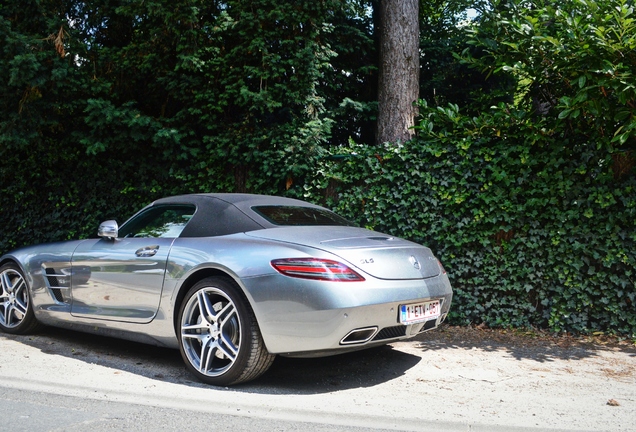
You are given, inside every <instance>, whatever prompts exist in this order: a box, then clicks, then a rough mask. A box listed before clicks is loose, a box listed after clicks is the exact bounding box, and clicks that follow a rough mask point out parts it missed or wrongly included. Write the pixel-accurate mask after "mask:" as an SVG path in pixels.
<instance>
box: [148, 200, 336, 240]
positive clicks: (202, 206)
mask: <svg viewBox="0 0 636 432" xmlns="http://www.w3.org/2000/svg"><path fill="white" fill-rule="evenodd" d="M163 205H194V206H196V209H197V210H196V213H195V214H194V216H192V219H191V220H190V222H188V224H187V225H186V227H185V229H184V230H183V232H182V233H181V235H180V237H215V236H222V235H228V234H235V233H239V232H248V231H255V230H259V229H264V228H275V227H277V226H279V225H278V224H275V223H273V222H272V221H271V220H269V219H267V218H265V217H264V216H263V215H262V214H260V213H259V212H257V211H254V210H253V208H255V207H267V206H290V207H305V208H313V209H320V210H323V211H326V212H329V210H327V209H325V208H323V207H320V206H317V205H314V204H310V203H307V202H305V201H300V200H296V199H292V198H284V197H277V196H269V195H254V194H233V193H201V194H189V195H178V196H173V197H168V198H161V199H159V200H157V201H155V202H153V203H152V204H150V205H149V206H148V207H146V208H145V209H144V210H142V211H145V210H147V209H148V208H151V207H156V206H163ZM330 213H331V212H330Z"/></svg>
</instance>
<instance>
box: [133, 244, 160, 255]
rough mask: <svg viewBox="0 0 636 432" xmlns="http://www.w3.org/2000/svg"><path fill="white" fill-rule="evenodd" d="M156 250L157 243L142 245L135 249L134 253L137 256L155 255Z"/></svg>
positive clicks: (157, 247)
mask: <svg viewBox="0 0 636 432" xmlns="http://www.w3.org/2000/svg"><path fill="white" fill-rule="evenodd" d="M158 251H159V245H154V246H146V247H142V248H141V249H137V252H135V255H137V256H138V257H151V256H155V254H156V253H157V252H158Z"/></svg>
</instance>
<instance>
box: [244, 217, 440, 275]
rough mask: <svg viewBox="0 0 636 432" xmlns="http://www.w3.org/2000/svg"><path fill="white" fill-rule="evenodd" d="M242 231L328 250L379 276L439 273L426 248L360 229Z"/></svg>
mask: <svg viewBox="0 0 636 432" xmlns="http://www.w3.org/2000/svg"><path fill="white" fill-rule="evenodd" d="M245 234H246V235H248V236H251V237H255V238H261V239H267V240H274V241H280V242H285V243H291V244H297V245H303V246H309V247H312V248H316V249H320V250H323V251H326V252H329V253H331V254H334V255H337V256H338V257H340V258H342V259H343V260H345V261H347V262H348V263H349V264H352V265H353V266H354V267H356V269H358V270H361V271H362V272H364V273H367V274H369V275H371V276H373V277H376V278H379V279H391V280H400V279H425V278H430V277H435V276H437V275H439V273H440V265H439V263H438V261H437V258H435V256H434V255H433V253H432V252H431V250H430V249H429V248H427V247H425V246H422V245H419V244H417V243H413V242H410V241H408V240H404V239H401V238H398V237H393V236H390V235H386V234H382V233H378V232H376V231H370V230H366V229H363V228H355V227H343V226H318V227H306V226H303V227H281V228H271V229H265V230H259V231H251V232H248V233H245Z"/></svg>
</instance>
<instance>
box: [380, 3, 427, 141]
mask: <svg viewBox="0 0 636 432" xmlns="http://www.w3.org/2000/svg"><path fill="white" fill-rule="evenodd" d="M418 17H419V0H380V76H379V83H378V121H377V133H376V143H377V144H382V143H385V142H389V141H390V142H396V141H408V140H409V139H411V138H412V137H413V135H414V134H415V132H414V131H413V129H410V128H411V127H412V126H413V125H414V124H415V116H416V115H417V108H416V107H415V105H414V103H415V102H416V101H417V99H418V97H419V69H420V56H419V20H418Z"/></svg>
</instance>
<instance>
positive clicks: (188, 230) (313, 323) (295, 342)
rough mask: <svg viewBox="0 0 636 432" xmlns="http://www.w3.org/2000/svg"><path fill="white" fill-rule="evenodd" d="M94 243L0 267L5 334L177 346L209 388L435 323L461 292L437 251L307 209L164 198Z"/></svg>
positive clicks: (247, 200) (281, 201) (27, 251)
mask: <svg viewBox="0 0 636 432" xmlns="http://www.w3.org/2000/svg"><path fill="white" fill-rule="evenodd" d="M97 234H98V235H97V237H96V238H93V239H85V240H74V241H66V242H60V243H52V244H44V245H38V246H30V247H25V248H21V249H18V250H15V251H12V252H10V253H8V254H6V255H4V256H2V257H1V258H0V284H1V290H0V329H1V330H3V331H4V332H7V333H13V334H25V333H28V332H32V331H34V330H36V328H37V327H39V326H40V325H49V326H54V327H65V328H70V329H74V330H80V331H86V332H92V333H97V334H102V335H106V336H112V337H119V338H124V339H129V340H133V341H137V342H142V343H149V344H154V345H159V346H166V347H172V348H175V349H179V350H180V351H181V354H182V356H183V359H184V361H185V364H186V366H187V368H188V369H189V370H190V371H191V372H192V373H193V374H194V375H195V376H196V377H197V378H199V379H200V380H202V381H204V382H207V383H209V384H212V385H223V386H225V385H231V384H237V383H240V382H245V381H248V380H252V379H255V378H256V377H258V376H260V375H261V374H263V373H264V372H265V371H266V370H267V369H268V368H269V366H270V365H271V364H272V361H273V360H274V357H275V356H276V355H282V356H289V357H317V356H328V355H333V354H338V353H344V352H348V351H352V350H358V349H363V348H368V347H373V346H377V345H383V344H387V343H391V342H394V341H398V340H402V339H406V338H410V337H413V336H415V335H417V334H419V333H421V332H425V331H428V330H431V329H434V328H435V327H437V326H438V325H439V324H440V323H441V322H442V321H444V319H445V318H446V315H447V313H448V310H449V307H450V304H451V299H452V289H451V285H450V282H449V280H448V277H447V274H446V271H445V270H444V267H443V266H442V264H441V263H440V262H439V261H438V259H437V258H436V257H435V256H434V255H433V253H432V252H431V250H430V249H429V248H427V247H424V246H421V245H419V244H416V243H412V242H410V241H407V240H403V239H400V238H397V237H394V236H391V235H385V234H381V233H378V232H375V231H370V230H367V229H362V228H358V227H355V226H353V225H352V224H351V223H350V222H348V221H347V220H345V219H344V218H342V217H340V216H338V215H337V214H335V213H333V212H332V211H330V210H328V209H326V208H323V207H320V206H317V205H313V204H309V203H306V202H304V201H300V200H294V199H289V198H281V197H274V196H261V195H248V194H193V195H183V196H175V197H170V198H164V199H160V200H157V201H155V202H153V203H152V204H150V205H148V206H147V207H145V208H143V209H142V210H141V211H139V212H138V213H136V214H135V215H134V216H132V217H131V218H130V219H129V220H128V221H127V222H125V223H124V224H123V225H122V226H121V227H120V226H118V224H117V222H116V221H112V220H110V221H106V222H103V223H102V224H101V225H100V226H99V228H98V232H97Z"/></svg>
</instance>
